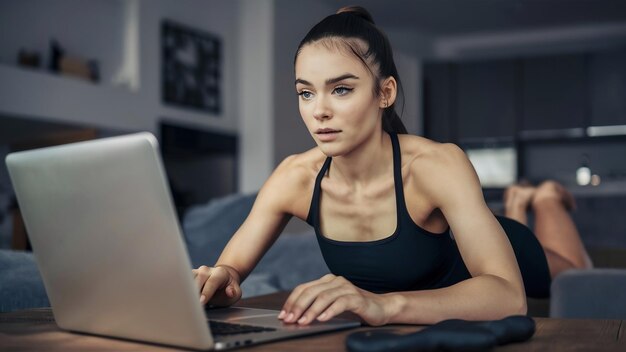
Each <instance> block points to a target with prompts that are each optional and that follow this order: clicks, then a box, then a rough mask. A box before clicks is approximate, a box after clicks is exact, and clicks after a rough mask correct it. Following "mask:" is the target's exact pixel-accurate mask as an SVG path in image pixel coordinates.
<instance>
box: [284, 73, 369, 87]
mask: <svg viewBox="0 0 626 352" xmlns="http://www.w3.org/2000/svg"><path fill="white" fill-rule="evenodd" d="M344 79H359V77H357V76H355V75H353V74H351V73H346V74H343V75H341V76H338V77H335V78H329V79H327V80H326V82H325V83H326V85H329V84H333V83H337V82H340V81H343V80H344ZM298 83H300V84H304V85H307V86H312V84H311V82H309V81H307V80H304V79H302V78H298V79H296V82H295V84H298Z"/></svg>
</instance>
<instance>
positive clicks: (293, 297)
mask: <svg viewBox="0 0 626 352" xmlns="http://www.w3.org/2000/svg"><path fill="white" fill-rule="evenodd" d="M334 278H335V276H334V275H332V274H327V275H324V276H323V277H321V278H320V279H317V280H314V281H310V282H307V283H304V284H300V285H298V286H296V288H294V289H293V291H291V293H290V294H289V297H287V300H286V301H285V303H284V304H283V308H282V310H281V311H280V314H279V315H278V319H283V318H286V317H287V316H288V314H287V312H289V311H290V310H291V307H292V306H293V303H294V302H295V301H296V300H297V299H298V297H300V295H301V294H302V291H304V290H306V289H307V288H309V287H311V286H314V285H317V284H318V283H320V282H329V281H332V280H333V279H334Z"/></svg>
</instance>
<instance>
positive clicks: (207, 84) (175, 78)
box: [161, 20, 222, 114]
mask: <svg viewBox="0 0 626 352" xmlns="http://www.w3.org/2000/svg"><path fill="white" fill-rule="evenodd" d="M161 55H162V57H161V59H162V61H161V65H162V72H161V81H162V85H161V94H162V100H163V102H164V103H166V104H169V105H175V106H178V107H184V108H190V109H195V110H201V111H204V112H209V113H212V114H219V113H220V112H221V104H222V102H221V101H222V96H221V77H222V72H221V69H222V68H221V65H222V64H221V61H222V57H221V56H222V44H221V40H220V39H219V38H218V37H217V36H215V35H212V34H209V33H206V32H203V31H201V30H197V29H193V28H190V27H188V26H186V25H182V24H179V23H175V22H173V21H170V20H163V22H162V23H161Z"/></svg>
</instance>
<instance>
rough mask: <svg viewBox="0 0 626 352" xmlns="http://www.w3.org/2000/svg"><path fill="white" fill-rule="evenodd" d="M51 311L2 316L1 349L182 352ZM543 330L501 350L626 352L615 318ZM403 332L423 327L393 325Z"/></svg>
mask: <svg viewBox="0 0 626 352" xmlns="http://www.w3.org/2000/svg"><path fill="white" fill-rule="evenodd" d="M286 297H287V293H276V294H271V295H266V296H259V297H253V298H248V299H244V300H242V301H241V303H239V304H238V305H242V306H248V307H256V308H271V309H279V308H280V307H281V306H282V303H283V302H284V300H285V299H286ZM51 318H52V313H51V310H50V309H49V308H42V309H29V310H23V311H18V312H10V313H0V351H42V350H45V351H95V350H97V351H130V350H133V351H139V350H141V351H176V350H177V349H173V348H168V347H162V346H156V345H149V344H142V343H137V342H131V341H124V340H117V339H108V338H102V337H96V336H90V335H82V334H75V333H68V332H65V331H62V330H60V329H59V328H58V327H57V326H56V325H55V324H54V322H53V320H52V319H51ZM535 321H536V323H537V331H536V333H535V335H534V336H533V337H532V338H531V339H530V340H529V341H526V342H523V343H518V344H510V345H506V346H502V347H498V348H496V349H495V351H524V352H527V351H626V323H624V321H623V320H610V319H549V318H535ZM382 328H383V329H388V328H394V329H397V330H398V331H401V332H413V331H417V330H420V329H423V327H421V326H408V325H389V326H386V327H382ZM367 329H372V328H371V327H361V328H357V329H352V330H347V331H339V332H334V333H327V334H321V335H316V336H310V337H301V338H297V339H293V340H284V341H278V342H274V343H267V344H263V345H257V346H253V347H248V348H246V349H245V350H246V351H316V352H317V351H345V339H346V336H347V335H348V334H349V333H351V332H354V331H358V330H367Z"/></svg>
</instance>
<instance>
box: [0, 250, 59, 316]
mask: <svg viewBox="0 0 626 352" xmlns="http://www.w3.org/2000/svg"><path fill="white" fill-rule="evenodd" d="M49 306H50V302H48V296H47V295H46V290H45V288H44V285H43V282H42V280H41V276H40V275H39V270H38V269H37V264H36V263H35V258H34V257H33V254H32V253H30V252H21V251H11V250H5V249H0V312H10V311H14V310H19V309H25V308H34V307H49Z"/></svg>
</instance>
